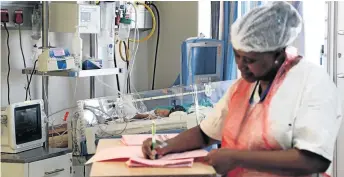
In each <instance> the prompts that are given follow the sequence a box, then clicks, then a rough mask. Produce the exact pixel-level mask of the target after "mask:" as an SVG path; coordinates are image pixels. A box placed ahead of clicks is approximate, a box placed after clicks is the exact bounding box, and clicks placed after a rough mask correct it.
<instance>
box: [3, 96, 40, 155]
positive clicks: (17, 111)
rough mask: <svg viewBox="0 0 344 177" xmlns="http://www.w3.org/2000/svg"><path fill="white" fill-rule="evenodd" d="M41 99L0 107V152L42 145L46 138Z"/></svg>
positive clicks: (22, 149) (25, 149)
mask: <svg viewBox="0 0 344 177" xmlns="http://www.w3.org/2000/svg"><path fill="white" fill-rule="evenodd" d="M45 117H46V116H45V114H44V111H43V101H42V100H32V101H26V102H21V103H14V104H11V105H8V106H7V107H5V108H2V109H1V152H5V153H19V152H22V151H27V150H30V149H34V148H38V147H42V146H43V143H44V142H45V139H46V134H45V128H44V127H45V121H44V120H45Z"/></svg>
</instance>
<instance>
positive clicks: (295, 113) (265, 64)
mask: <svg viewBox="0 0 344 177" xmlns="http://www.w3.org/2000/svg"><path fill="white" fill-rule="evenodd" d="M301 27H302V19H301V17H300V15H299V14H298V12H297V10H296V9H295V8H294V7H293V6H291V5H290V4H289V3H286V2H281V1H279V2H272V3H269V4H267V5H265V6H262V7H258V8H255V9H252V10H251V11H250V12H249V13H248V14H246V15H245V16H243V17H242V18H241V19H238V20H237V21H236V22H235V23H234V24H233V25H232V27H231V41H232V44H233V48H234V53H235V60H236V63H237V65H238V68H239V70H240V71H241V75H242V78H240V79H239V80H238V81H236V82H235V84H234V85H233V86H231V87H230V88H229V89H228V91H227V93H226V94H225V95H224V96H223V98H222V99H221V100H220V101H219V102H218V104H217V105H216V106H215V110H214V112H213V114H212V115H210V116H208V117H207V119H205V120H204V121H202V122H201V124H200V125H199V126H197V127H194V128H192V129H189V130H187V131H185V132H182V133H180V134H179V135H178V136H176V137H175V138H173V139H170V140H168V141H167V142H166V143H167V146H164V147H159V148H156V149H154V150H151V149H150V147H151V139H148V140H146V141H145V142H144V145H143V146H142V151H143V153H144V154H145V155H146V157H147V158H150V157H154V155H155V154H158V155H165V154H167V153H172V152H181V151H187V150H192V149H198V148H203V147H206V146H208V145H211V144H214V143H215V142H217V141H221V148H220V149H216V150H213V151H211V152H210V153H209V154H208V156H207V157H206V158H205V161H206V163H208V164H210V165H212V166H213V167H214V168H215V170H216V172H217V173H219V174H222V175H227V176H228V177H279V176H310V175H311V174H316V173H324V172H326V174H325V175H328V176H331V171H332V170H331V162H332V160H333V156H334V148H335V141H336V137H337V134H338V131H339V128H340V125H341V121H342V114H341V105H340V100H339V95H338V91H337V88H336V86H335V84H334V83H333V82H332V81H331V80H330V78H329V76H328V74H327V73H326V71H324V69H322V68H320V67H318V66H316V65H314V64H312V63H310V62H308V61H307V60H305V59H303V58H302V57H301V56H299V55H297V53H296V50H294V49H293V48H290V47H288V46H289V45H290V44H291V43H292V42H293V41H294V40H295V39H296V38H297V36H298V34H299V33H300V31H301Z"/></svg>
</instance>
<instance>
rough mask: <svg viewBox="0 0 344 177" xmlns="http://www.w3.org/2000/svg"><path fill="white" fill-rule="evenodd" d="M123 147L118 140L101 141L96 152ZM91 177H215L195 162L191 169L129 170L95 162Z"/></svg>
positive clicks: (210, 169)
mask: <svg viewBox="0 0 344 177" xmlns="http://www.w3.org/2000/svg"><path fill="white" fill-rule="evenodd" d="M113 146H123V144H122V143H121V142H120V140H118V139H117V140H116V139H102V140H100V141H99V143H98V147H97V152H98V151H100V150H101V149H104V148H108V147H113ZM90 176H91V177H120V176H134V177H136V176H145V177H157V176H164V177H166V176H171V177H173V176H177V177H194V176H195V177H215V176H216V172H215V170H214V168H213V167H212V166H209V165H206V164H203V163H200V162H195V163H194V164H193V166H192V167H191V168H148V167H146V168H129V167H127V166H126V164H125V162H95V163H93V165H92V168H91V174H90Z"/></svg>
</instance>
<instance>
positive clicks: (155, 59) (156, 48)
mask: <svg viewBox="0 0 344 177" xmlns="http://www.w3.org/2000/svg"><path fill="white" fill-rule="evenodd" d="M151 5H152V7H153V8H154V9H155V12H156V16H157V20H158V24H157V26H158V34H157V37H156V45H155V56H154V68H153V81H152V90H154V85H155V72H156V65H157V58H158V50H159V40H160V12H159V10H158V7H157V6H156V5H155V4H153V3H152V4H151Z"/></svg>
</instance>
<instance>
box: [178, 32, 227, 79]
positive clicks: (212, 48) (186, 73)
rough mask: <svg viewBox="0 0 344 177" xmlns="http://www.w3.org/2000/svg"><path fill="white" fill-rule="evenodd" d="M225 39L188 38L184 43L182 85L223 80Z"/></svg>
mask: <svg viewBox="0 0 344 177" xmlns="http://www.w3.org/2000/svg"><path fill="white" fill-rule="evenodd" d="M223 60H224V50H223V41H221V40H215V39H197V40H187V41H185V42H184V43H183V45H182V62H181V67H182V69H181V77H180V79H181V83H182V85H190V84H202V83H209V82H217V81H221V80H223Z"/></svg>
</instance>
